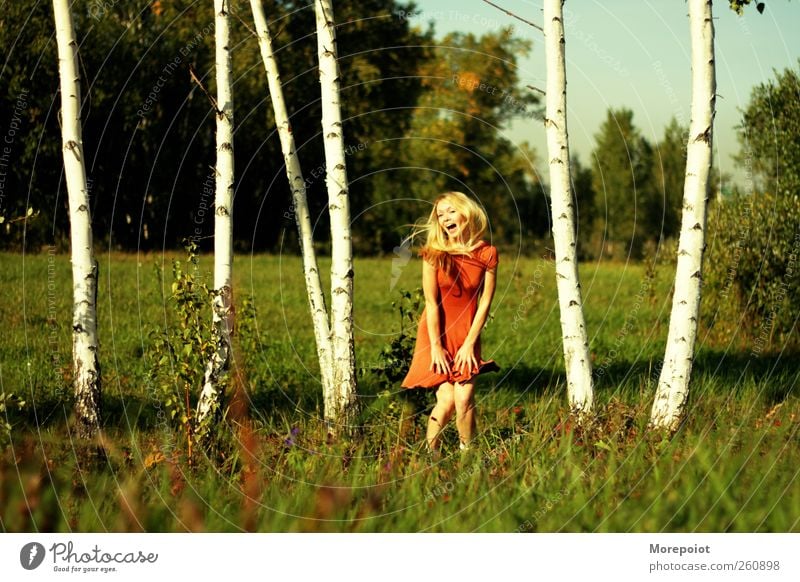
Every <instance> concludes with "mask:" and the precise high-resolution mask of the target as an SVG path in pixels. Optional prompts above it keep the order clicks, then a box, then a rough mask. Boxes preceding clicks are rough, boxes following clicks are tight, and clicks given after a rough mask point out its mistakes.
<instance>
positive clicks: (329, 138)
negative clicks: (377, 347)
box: [314, 0, 357, 433]
mask: <svg viewBox="0 0 800 582" xmlns="http://www.w3.org/2000/svg"><path fill="white" fill-rule="evenodd" d="M314 7H315V10H316V20H317V50H318V53H319V81H320V86H321V94H322V134H323V137H324V144H325V170H326V175H325V183H326V186H327V188H328V208H329V211H330V220H331V332H332V342H331V344H332V351H333V354H332V356H333V370H332V371H333V374H332V385H333V391H332V392H331V393H329V394H326V395H325V397H324V400H325V420H326V422H327V423H328V428H329V430H330V431H332V432H333V433H337V432H339V431H341V430H342V429H344V431H345V432H350V429H351V426H352V424H351V423H352V421H353V420H354V418H355V414H356V412H357V400H356V375H355V349H354V343H353V247H352V241H351V238H350V201H349V193H348V182H347V169H346V167H345V154H344V136H343V135H342V116H341V108H340V103H339V67H338V62H337V51H336V32H335V29H334V21H333V7H332V5H331V2H330V0H316V1H315V2H314Z"/></svg>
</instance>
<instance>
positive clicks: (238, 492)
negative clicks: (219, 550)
mask: <svg viewBox="0 0 800 582" xmlns="http://www.w3.org/2000/svg"><path fill="white" fill-rule="evenodd" d="M174 258H179V256H178V255H169V256H162V255H138V256H137V255H132V254H131V255H125V254H111V255H108V254H106V255H100V256H98V260H99V262H100V289H99V292H98V309H99V318H100V321H99V329H100V338H101V349H100V361H101V364H102V371H103V409H104V410H103V415H104V428H103V440H102V445H103V449H104V451H105V452H104V454H103V455H98V454H97V453H96V450H97V447H95V446H87V445H86V444H85V443H80V442H78V441H77V440H73V439H72V438H71V435H70V432H69V428H70V426H69V422H68V421H69V415H70V410H71V389H70V384H69V382H70V350H71V343H70V342H71V339H70V332H71V327H70V322H71V316H70V304H71V272H70V262H69V257H68V256H66V255H48V254H46V253H45V254H39V255H25V256H22V255H16V254H0V282H1V286H0V288H2V290H3V292H4V295H5V294H6V293H7V295H5V300H4V301H3V302H0V325H2V327H3V329H4V333H3V334H2V336H0V383H1V386H0V392H5V393H14V394H16V395H18V396H21V397H22V398H24V400H25V401H26V405H25V407H24V409H23V410H22V411H19V410H17V409H16V408H14V407H13V406H9V407H8V408H9V410H8V411H7V413H6V414H5V415H4V416H5V420H6V421H7V422H8V423H9V424H11V425H12V429H11V431H10V434H4V435H3V440H2V443H3V446H4V450H3V453H2V457H1V458H0V527H1V528H2V530H3V531H7V532H12V531H62V532H63V531H167V532H171V531H240V530H249V531H277V532H283V531H323V532H350V531H361V532H374V531H412V532H417V531H431V532H444V531H448V532H450V531H480V532H514V531H528V532H530V531H534V532H535V531H539V532H551V531H568V532H573V531H603V532H643V531H648V532H655V531H741V532H744V531H793V532H796V531H800V496H798V495H797V494H796V491H797V489H798V485H799V484H800V483H798V467H800V446H798V445H800V438H798V427H800V403H799V402H798V397H797V390H796V389H795V388H796V385H797V378H798V373H800V364H798V361H797V359H796V358H794V359H793V358H791V357H788V356H787V355H786V354H782V355H771V356H761V355H760V356H755V355H753V354H751V353H750V352H749V351H742V350H741V349H740V350H739V351H733V350H730V349H728V347H727V346H728V342H725V343H720V342H719V340H717V344H712V343H710V342H709V341H708V340H707V337H706V335H705V331H704V330H701V335H700V338H699V343H700V345H699V351H698V356H697V359H696V363H695V366H694V370H693V384H692V392H691V395H690V402H689V407H688V410H689V417H688V420H687V422H686V423H685V424H684V426H683V427H682V429H681V430H680V431H679V432H678V433H677V435H675V436H674V437H673V438H672V439H665V438H663V437H661V436H659V435H653V434H650V433H648V432H647V431H646V430H645V428H646V424H647V418H648V414H649V410H650V406H651V404H652V397H653V393H654V390H655V385H654V383H655V379H656V378H657V374H658V366H659V359H660V357H661V356H662V354H663V350H664V343H665V341H666V335H667V324H668V317H669V308H670V294H669V292H670V281H671V278H672V276H673V272H672V268H671V266H669V265H666V264H665V265H660V266H658V267H657V269H656V270H655V271H650V272H647V271H646V270H645V268H644V267H643V266H642V265H638V264H627V265H626V264H622V263H610V264H609V263H604V264H585V265H583V266H582V271H581V277H582V282H583V290H584V300H585V311H586V317H587V325H588V329H589V333H590V338H591V350H592V357H593V360H594V366H595V372H596V373H595V378H596V389H597V401H598V418H597V420H596V422H595V423H594V424H593V425H591V426H590V427H588V428H587V429H586V430H575V429H574V427H572V425H571V424H570V422H569V418H568V410H567V402H566V394H565V388H564V373H563V358H562V354H561V341H560V325H559V314H558V306H557V301H556V294H555V281H554V273H553V265H552V263H550V262H547V261H543V260H538V259H531V258H524V257H515V256H514V254H513V253H508V252H506V253H502V254H501V265H500V271H499V276H498V277H499V278H498V289H497V294H496V298H495V302H494V305H493V309H492V319H491V320H490V322H489V324H488V326H487V328H486V330H485V331H484V334H483V336H482V343H483V350H484V358H487V357H489V358H493V359H495V360H496V361H497V362H498V363H499V364H500V366H501V367H502V371H501V372H500V373H496V374H492V375H487V376H486V377H483V378H482V379H481V382H480V383H479V385H478V389H477V406H478V425H479V426H478V428H479V433H480V434H479V436H478V443H479V445H478V446H477V447H476V448H475V449H474V450H471V451H469V452H468V453H467V454H464V455H462V454H460V452H459V451H458V450H457V449H458V447H457V438H456V431H455V427H454V426H450V427H448V430H447V433H446V438H445V439H444V447H443V452H444V454H443V456H442V458H441V459H440V460H438V461H433V460H431V459H430V458H429V457H428V456H427V454H426V453H425V450H424V447H423V446H422V445H423V440H424V426H425V414H424V413H425V411H424V410H421V411H420V412H419V414H418V416H417V417H416V418H415V421H414V424H413V426H412V427H411V430H410V431H404V432H403V433H402V434H401V431H400V430H399V427H400V418H399V414H398V409H399V407H400V399H399V398H398V396H397V390H398V387H397V386H384V385H381V384H380V382H379V380H378V378H377V377H376V376H375V375H374V374H370V373H367V374H365V375H364V376H363V377H362V378H361V383H360V386H359V392H360V393H361V394H362V397H363V398H362V401H363V403H364V407H365V410H364V413H363V422H364V430H363V436H362V437H361V438H359V439H356V440H354V441H351V442H348V441H345V440H341V441H339V442H334V443H327V442H326V435H325V431H324V429H323V427H322V426H321V423H320V417H321V402H322V398H321V391H320V386H319V383H318V381H317V364H316V358H315V351H314V343H313V335H312V331H311V326H310V318H309V315H308V307H307V302H306V299H305V290H304V284H303V278H302V272H301V266H300V261H299V259H298V258H297V257H294V256H261V255H258V256H245V255H243V256H238V257H237V260H236V265H235V272H236V277H237V284H236V291H235V295H236V301H237V304H241V302H242V301H243V299H244V298H245V297H248V296H252V298H253V303H254V305H255V308H256V313H257V319H256V323H257V328H256V338H257V341H256V342H255V344H253V345H254V347H252V348H251V349H250V350H249V352H251V353H247V354H245V355H244V361H245V362H246V364H244V365H243V370H244V373H245V380H244V389H245V393H246V397H247V398H246V401H247V403H248V406H247V410H246V418H245V419H244V420H242V421H237V422H236V423H231V424H230V426H228V427H226V428H225V429H224V431H223V434H224V435H227V436H226V437H223V439H222V440H223V441H224V444H223V445H222V446H221V449H220V451H215V453H213V454H212V455H211V456H210V457H205V456H203V455H201V454H197V453H195V455H194V459H193V462H192V463H191V464H190V463H189V462H188V459H187V458H186V450H185V446H184V443H183V437H182V435H181V433H180V431H178V430H175V429H173V428H170V427H168V426H167V425H165V424H164V423H163V422H159V420H158V418H157V415H156V410H157V409H158V408H159V406H160V403H159V402H158V401H157V399H158V396H157V392H156V391H154V390H153V388H152V386H151V385H150V382H149V380H148V370H149V368H150V365H151V363H152V362H151V361H150V360H149V359H148V348H149V343H150V332H151V331H152V330H153V329H156V328H158V327H159V326H161V327H163V326H164V325H165V324H166V323H165V322H169V321H171V317H172V316H171V313H172V303H171V301H170V299H169V294H170V283H171V262H172V260H173V259H174ZM156 265H159V266H160V267H161V268H162V271H163V274H164V275H163V278H162V279H160V278H159V275H158V272H157V269H156V267H155V266H156ZM211 268H212V262H211V258H210V257H202V259H201V262H200V267H199V270H198V272H197V274H198V276H200V277H204V278H205V279H206V280H209V278H210V275H209V273H210V270H211ZM326 269H327V263H323V265H322V270H323V272H324V271H325V270H326ZM394 279H396V280H394ZM355 284H356V306H355V321H356V328H357V336H356V350H357V358H358V365H359V367H364V368H370V367H373V366H374V365H377V364H378V363H379V361H380V360H379V354H380V351H381V348H382V347H383V346H384V345H386V344H387V343H388V342H389V341H391V339H392V338H393V337H394V336H395V335H396V334H397V333H398V331H399V326H400V318H399V315H398V312H397V310H396V309H395V308H394V307H393V306H392V302H393V301H396V300H397V299H398V297H399V290H400V289H408V290H413V289H415V288H416V287H418V286H419V285H420V263H419V261H418V259H412V260H411V262H409V263H408V264H404V263H403V262H402V261H401V259H400V258H397V257H395V258H383V259H381V258H374V259H373V258H370V259H359V260H357V261H356V279H355ZM713 308H714V306H713V305H707V304H706V305H704V309H705V310H710V309H713ZM209 317H210V314H209ZM730 345H736V342H733V343H731V344H730ZM387 389H388V390H389V392H388V393H387V392H386V391H387ZM431 403H432V400H431V399H430V398H429V399H428V404H431ZM792 491H794V492H795V493H794V494H792Z"/></svg>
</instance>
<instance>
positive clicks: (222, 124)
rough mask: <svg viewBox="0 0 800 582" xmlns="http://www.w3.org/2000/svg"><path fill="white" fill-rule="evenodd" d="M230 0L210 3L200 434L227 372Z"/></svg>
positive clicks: (230, 221) (216, 405)
mask: <svg viewBox="0 0 800 582" xmlns="http://www.w3.org/2000/svg"><path fill="white" fill-rule="evenodd" d="M229 19H230V0H214V46H215V70H216V77H217V106H216V107H217V111H216V120H217V134H216V141H217V163H216V170H215V176H216V190H215V194H214V299H213V342H214V346H213V349H214V353H213V354H212V356H211V358H210V359H209V361H208V363H207V364H206V370H205V374H204V377H203V387H202V391H201V393H200V399H199V401H198V403H197V416H196V419H195V420H196V423H195V426H196V427H197V428H198V429H199V430H201V431H202V430H203V429H202V428H201V427H202V426H203V423H204V421H205V420H206V418H207V417H208V415H209V414H210V413H212V412H214V411H215V410H219V406H220V404H221V401H222V396H223V384H222V382H223V381H224V376H225V374H226V373H227V371H228V369H229V367H230V359H231V333H232V332H233V281H232V271H233V177H234V174H233V82H232V79H233V69H232V66H231V53H230V47H229V44H230V30H229Z"/></svg>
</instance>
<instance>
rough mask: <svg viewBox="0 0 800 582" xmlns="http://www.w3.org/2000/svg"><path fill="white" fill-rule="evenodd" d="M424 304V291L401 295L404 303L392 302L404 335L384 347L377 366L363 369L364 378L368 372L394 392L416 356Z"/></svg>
mask: <svg viewBox="0 0 800 582" xmlns="http://www.w3.org/2000/svg"><path fill="white" fill-rule="evenodd" d="M424 303H425V296H424V295H423V293H422V289H420V288H417V289H415V290H414V291H413V292H411V291H406V290H402V291H400V299H398V300H397V301H392V308H393V309H396V311H397V315H398V316H399V319H400V331H399V332H398V333H397V335H396V336H394V337H393V338H392V339H391V341H390V342H389V343H388V344H386V345H385V346H383V348H382V349H381V351H380V353H379V354H378V357H377V360H376V362H375V363H374V364H372V365H371V366H369V367H368V368H362V370H361V372H362V375H363V374H364V373H365V372H367V371H369V372H372V373H373V374H375V376H376V378H377V380H378V383H379V385H380V386H382V387H384V388H385V389H391V388H392V387H394V386H396V385H397V383H398V382H400V381H401V380H402V379H403V378H404V377H405V375H406V373H407V372H408V367H409V365H410V364H411V357H412V356H413V355H414V344H415V342H416V339H417V327H418V325H419V317H420V313H421V307H422V306H423V305H424Z"/></svg>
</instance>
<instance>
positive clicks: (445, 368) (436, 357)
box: [431, 346, 450, 374]
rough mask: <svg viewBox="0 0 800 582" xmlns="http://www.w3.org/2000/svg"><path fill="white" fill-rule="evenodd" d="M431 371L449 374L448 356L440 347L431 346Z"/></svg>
mask: <svg viewBox="0 0 800 582" xmlns="http://www.w3.org/2000/svg"><path fill="white" fill-rule="evenodd" d="M431 371H432V372H434V373H436V374H450V354H448V353H447V350H446V349H444V348H443V347H442V346H431Z"/></svg>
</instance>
